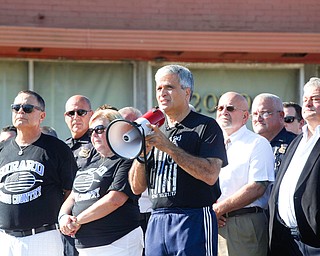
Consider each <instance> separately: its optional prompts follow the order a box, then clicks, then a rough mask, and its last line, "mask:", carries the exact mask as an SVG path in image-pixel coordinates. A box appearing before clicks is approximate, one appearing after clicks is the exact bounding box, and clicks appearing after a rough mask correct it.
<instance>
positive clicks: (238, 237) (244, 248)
mask: <svg viewBox="0 0 320 256" xmlns="http://www.w3.org/2000/svg"><path fill="white" fill-rule="evenodd" d="M218 232H219V237H218V255H219V256H266V255H267V249H268V219H267V216H266V215H265V213H263V212H262V213H249V214H244V215H240V216H235V217H229V218H227V222H226V225H225V226H224V227H223V228H219V230H218Z"/></svg>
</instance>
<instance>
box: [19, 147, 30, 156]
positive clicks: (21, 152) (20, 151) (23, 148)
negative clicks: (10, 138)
mask: <svg viewBox="0 0 320 256" xmlns="http://www.w3.org/2000/svg"><path fill="white" fill-rule="evenodd" d="M29 146H30V145H27V146H20V145H18V147H19V148H20V150H19V152H18V156H22V155H23V150H25V149H26V148H27V147H29Z"/></svg>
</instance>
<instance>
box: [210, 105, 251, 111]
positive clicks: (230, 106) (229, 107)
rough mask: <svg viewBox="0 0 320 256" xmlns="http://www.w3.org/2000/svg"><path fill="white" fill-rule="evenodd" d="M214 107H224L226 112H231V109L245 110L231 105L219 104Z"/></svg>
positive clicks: (220, 108)
mask: <svg viewBox="0 0 320 256" xmlns="http://www.w3.org/2000/svg"><path fill="white" fill-rule="evenodd" d="M215 109H216V110H218V111H222V110H224V109H226V110H227V111H228V112H233V111H236V110H241V111H245V110H243V109H239V108H236V107H235V106H233V105H220V106H216V107H215Z"/></svg>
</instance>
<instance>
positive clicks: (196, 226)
mask: <svg viewBox="0 0 320 256" xmlns="http://www.w3.org/2000/svg"><path fill="white" fill-rule="evenodd" d="M217 251H218V225H217V219H216V215H215V213H214V211H213V210H212V207H204V208H196V209H191V208H187V209H186V208H182V209H181V208H173V209H171V208H166V209H157V210H154V211H153V212H152V214H151V217H150V219H149V223H148V227H147V232H146V256H169V255H170V256H173V255H174V256H195V255H196V256H216V255H217Z"/></svg>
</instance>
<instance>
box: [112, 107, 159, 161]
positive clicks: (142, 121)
mask: <svg viewBox="0 0 320 256" xmlns="http://www.w3.org/2000/svg"><path fill="white" fill-rule="evenodd" d="M164 121H165V116H164V113H163V112H162V111H161V110H160V109H158V108H153V109H151V110H149V111H148V112H147V113H145V114H144V115H143V116H141V117H139V118H138V119H137V120H135V121H134V122H130V121H127V120H123V119H117V120H114V121H112V122H111V123H110V124H109V126H108V128H107V132H106V136H107V142H108V145H109V147H110V149H111V150H112V152H113V153H115V154H116V155H118V156H119V157H122V158H127V159H134V158H136V157H138V156H139V155H140V154H141V152H142V151H145V149H146V148H145V137H146V136H147V135H149V134H150V133H151V132H152V130H153V129H155V128H156V127H157V126H158V127H160V126H161V125H162V124H163V123H164Z"/></svg>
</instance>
